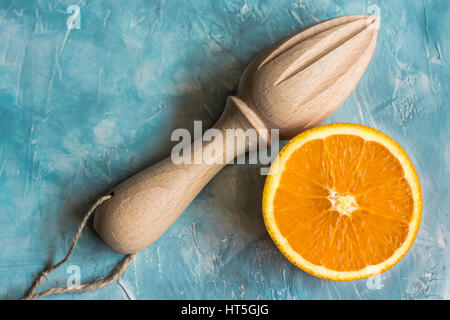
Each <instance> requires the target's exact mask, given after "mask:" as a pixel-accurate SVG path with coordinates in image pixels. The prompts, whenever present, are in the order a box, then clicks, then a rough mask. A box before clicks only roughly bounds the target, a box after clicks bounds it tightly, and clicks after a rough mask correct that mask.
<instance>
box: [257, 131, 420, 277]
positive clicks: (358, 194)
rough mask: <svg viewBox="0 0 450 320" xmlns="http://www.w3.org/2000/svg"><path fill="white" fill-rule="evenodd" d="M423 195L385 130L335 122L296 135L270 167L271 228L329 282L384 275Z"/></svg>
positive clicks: (411, 228) (303, 264)
mask: <svg viewBox="0 0 450 320" xmlns="http://www.w3.org/2000/svg"><path fill="white" fill-rule="evenodd" d="M421 214H422V192H421V189H420V183H419V179H418V177H417V174H416V171H415V170H414V167H413V165H412V163H411V161H410V160H409V158H408V155H407V154H406V153H405V151H404V150H403V149H402V148H401V147H400V145H399V144H398V143H397V142H395V141H394V140H393V139H391V138H390V137H388V136H387V135H385V134H384V133H382V132H380V131H377V130H375V129H372V128H369V127H366V126H362V125H357V124H346V123H336V124H330V125H324V126H320V127H317V128H314V129H311V130H308V131H305V132H303V133H301V134H299V135H298V136H296V137H295V138H294V139H292V140H291V141H290V142H289V143H288V144H287V145H286V146H285V147H284V148H283V149H282V150H281V151H280V153H279V155H278V157H277V158H276V160H275V161H274V163H273V164H272V166H271V169H270V173H269V175H268V177H267V180H266V183H265V186H264V194H263V216H264V222H265V224H266V228H267V230H268V232H269V234H270V236H271V237H272V239H273V241H274V242H275V244H276V245H277V246H278V248H279V249H280V250H281V252H282V253H283V254H284V255H285V256H286V257H287V258H288V259H289V260H290V261H291V262H292V263H294V264H295V265H296V266H298V267H299V268H301V269H303V270H304V271H306V272H308V273H311V274H313V275H315V276H317V277H321V278H325V279H330V280H357V279H363V278H367V277H369V276H372V275H375V274H378V273H381V272H383V271H386V270H387V269H389V268H391V267H392V266H393V265H394V264H396V263H397V262H398V261H399V260H400V259H401V258H402V257H403V256H404V255H405V254H406V253H407V252H408V250H409V249H410V247H411V246H412V244H413V242H414V239H415V237H416V234H417V231H418V229H419V224H420V218H421Z"/></svg>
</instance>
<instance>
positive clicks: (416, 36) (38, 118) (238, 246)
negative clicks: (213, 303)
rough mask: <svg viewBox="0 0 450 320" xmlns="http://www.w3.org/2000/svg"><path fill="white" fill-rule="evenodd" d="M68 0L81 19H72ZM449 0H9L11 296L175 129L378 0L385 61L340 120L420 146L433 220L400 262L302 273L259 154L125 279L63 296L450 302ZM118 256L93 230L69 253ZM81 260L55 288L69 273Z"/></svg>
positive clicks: (108, 261)
mask: <svg viewBox="0 0 450 320" xmlns="http://www.w3.org/2000/svg"><path fill="white" fill-rule="evenodd" d="M71 4H78V5H79V6H80V7H81V29H80V30H77V29H73V30H70V31H68V30H67V28H66V19H67V18H68V16H69V15H68V14H66V8H67V7H68V6H69V5H71ZM449 4H450V2H449V1H447V0H440V1H431V0H425V1H406V0H405V1H387V0H386V1H343V0H335V1H325V0H321V1H314V2H313V1H298V0H296V1H292V0H266V1H256V0H247V1H246V0H228V1H218V0H217V1H212V0H211V1H206V0H204V1H201V0H198V1H194V0H183V1H175V0H166V1H137V0H133V1H127V2H125V1H106V0H104V1H100V0H97V1H95V0H94V1H76V0H71V1H65V0H64V1H56V0H52V1H44V0H42V1H10V0H0V297H1V298H5V299H14V298H19V297H21V296H22V295H23V293H24V292H25V290H26V289H27V288H28V286H29V285H30V284H31V282H32V280H33V279H34V276H35V275H36V273H37V272H39V271H41V270H42V269H43V267H44V265H45V264H46V263H51V262H56V261H58V260H59V259H61V258H62V257H63V256H64V255H65V253H66V251H67V250H68V248H69V246H70V243H71V239H72V237H73V235H74V233H75V230H76V228H77V227H78V225H79V223H80V221H81V219H82V217H83V215H84V213H85V211H86V209H87V208H88V207H89V205H90V204H91V203H92V202H93V201H95V199H96V198H97V197H98V196H100V195H102V194H103V193H105V192H107V190H109V189H110V188H111V187H113V186H114V185H116V184H117V183H118V182H120V181H122V180H123V179H125V178H126V177H128V176H130V175H131V174H133V173H135V172H137V171H138V170H140V169H142V168H144V167H145V166H147V165H149V164H152V163H154V162H155V161H157V160H159V159H161V158H163V157H165V156H167V155H168V154H169V153H170V148H171V145H172V144H171V143H170V142H169V140H170V133H171V131H172V130H173V129H175V128H179V127H186V128H189V129H192V127H193V120H203V121H204V127H207V126H211V125H212V124H213V123H214V121H215V119H217V117H218V116H219V114H220V113H221V111H222V108H223V105H224V101H225V98H226V96H227V95H228V94H229V92H230V91H231V90H232V89H233V87H234V85H235V84H236V82H237V81H238V79H239V77H240V74H241V71H242V70H243V68H244V67H245V65H246V64H247V63H248V62H249V61H250V60H251V58H252V57H254V56H255V55H256V54H257V53H258V52H260V51H261V50H263V49H264V48H266V47H267V46H268V45H270V44H271V43H273V42H274V41H276V40H278V39H279V38H281V37H282V36H285V35H287V34H289V33H291V32H292V31H294V30H297V29H299V28H302V27H304V26H307V25H309V24H311V23H314V22H316V21H319V20H324V19H328V18H333V17H336V16H339V15H345V14H361V13H362V14H365V13H372V12H376V10H377V8H379V12H380V15H381V30H380V34H379V41H378V45H377V49H376V51H375V54H374V57H373V60H372V62H371V64H370V65H369V67H368V69H367V71H366V73H365V75H364V77H363V78H362V80H361V82H360V83H359V85H358V87H357V89H356V91H354V92H353V93H352V94H351V96H350V97H349V99H348V100H347V101H346V102H345V104H344V105H343V106H342V107H341V108H340V109H339V110H338V111H337V112H336V113H335V114H334V115H333V116H332V117H331V118H330V119H329V120H328V122H355V123H362V124H366V125H369V126H372V127H374V128H377V129H379V130H382V131H384V132H385V133H387V134H388V135H390V136H392V137H393V138H394V139H396V140H397V141H398V142H399V143H400V144H401V145H402V146H403V147H404V148H405V150H406V151H407V152H408V154H409V155H410V157H411V159H412V160H413V162H414V165H415V167H416V169H417V171H418V174H419V177H420V180H421V184H422V189H423V195H424V211H423V220H422V223H421V228H420V231H419V234H418V236H417V239H416V242H415V244H414V246H413V247H412V249H411V251H410V252H409V253H408V254H407V255H406V257H405V258H404V259H403V260H402V261H400V263H399V264H397V265H396V266H395V267H394V268H393V269H391V270H389V271H387V272H385V273H383V274H382V275H381V276H376V277H373V278H369V279H366V280H360V281H353V282H346V283H345V282H332V281H327V280H322V279H318V278H315V277H313V276H310V275H308V274H306V273H304V272H303V271H301V270H299V269H297V268H296V267H294V266H293V265H292V264H290V263H289V262H288V261H287V260H286V259H285V258H284V257H283V256H282V255H281V254H280V253H279V252H278V250H277V249H276V247H275V246H274V244H273V243H272V241H271V240H270V238H269V237H268V235H267V233H266V231H265V229H264V225H263V221H262V217H261V208H260V202H261V190H262V187H263V183H264V177H263V176H261V175H260V174H259V167H258V166H255V165H253V166H252V165H247V166H246V165H234V166H228V167H226V168H225V169H224V170H223V171H222V172H221V173H220V174H219V175H218V176H217V177H215V178H214V180H213V181H211V183H210V184H208V186H207V187H206V189H205V190H204V191H203V192H202V193H201V194H200V195H199V196H198V197H197V199H196V200H195V201H194V202H193V204H192V205H191V206H190V207H189V208H188V209H187V210H186V212H185V213H184V214H183V215H182V217H181V218H180V219H179V220H178V221H177V222H176V224H175V225H174V226H173V227H172V228H171V229H170V230H169V231H168V232H167V233H166V234H165V235H164V236H163V237H162V238H160V239H159V240H158V241H157V242H156V243H155V244H153V245H152V246H151V247H149V248H147V249H146V250H144V251H143V252H141V253H140V254H139V255H138V256H137V258H136V259H135V261H134V262H133V263H132V264H131V265H130V267H129V269H128V270H127V272H126V273H125V275H124V276H123V278H122V279H121V280H120V281H119V283H117V284H113V285H110V286H108V287H105V288H103V289H101V290H98V291H94V292H89V293H75V294H65V295H63V296H56V297H54V296H52V297H50V298H51V299H54V298H67V299H109V298H112V299H127V298H137V299H156V298H159V299H175V298H181V299H184V298H192V299H197V298H204V299H207V298H226V299H228V298H230V299H239V298H246V299H248V298H251V299H259V298H263V299H331V298H332V299H366V298H372V299H377V298H383V299H423V298H436V299H442V298H444V299H449V298H450V274H449V267H450V253H449V248H448V245H449V240H450V239H449V229H450V218H449V216H448V214H449V206H450V198H449V192H450V190H449V178H450V150H449V143H448V141H449V134H450V121H449V120H450V115H449V112H450V111H449V81H450V62H449V55H450V38H449V33H448V32H449V30H450V19H449V17H450V5H449ZM371 5H372V6H371ZM373 5H375V6H373ZM120 258H121V256H120V255H118V254H115V253H114V252H112V251H111V250H110V249H109V248H108V247H107V246H106V245H105V244H104V243H103V242H102V240H101V239H100V238H99V237H98V236H97V235H96V233H95V231H94V230H93V228H92V227H90V228H88V230H87V232H84V235H83V237H82V239H81V240H80V243H79V246H78V247H77V249H76V251H75V255H74V256H73V258H72V259H71V260H70V262H69V263H68V266H70V265H75V266H79V268H80V270H81V277H82V279H81V280H82V282H86V281H89V280H91V279H93V278H94V277H97V276H100V275H103V274H105V273H106V272H107V271H108V270H109V268H111V267H112V266H113V265H114V264H115V263H116V262H117V261H118V260H119V259H120ZM68 266H64V267H62V268H61V270H58V271H57V272H55V273H54V274H52V275H51V276H50V278H49V279H48V280H46V281H45V282H44V284H43V286H42V288H43V289H45V288H48V287H50V286H55V285H65V283H66V280H67V278H68V276H69V274H68V273H67V272H68V271H70V269H69V270H68Z"/></svg>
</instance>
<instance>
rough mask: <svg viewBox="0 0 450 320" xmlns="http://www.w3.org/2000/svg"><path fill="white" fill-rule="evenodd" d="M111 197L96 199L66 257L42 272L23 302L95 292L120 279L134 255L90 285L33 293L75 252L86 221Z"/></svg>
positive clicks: (126, 257) (129, 255) (128, 256)
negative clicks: (54, 295) (44, 297)
mask: <svg viewBox="0 0 450 320" xmlns="http://www.w3.org/2000/svg"><path fill="white" fill-rule="evenodd" d="M112 197H113V196H112V195H111V194H108V195H106V196H103V197H101V198H100V199H98V200H97V201H96V202H95V203H94V205H93V206H92V207H91V208H90V209H89V211H88V212H87V213H86V215H85V216H84V218H83V221H82V222H81V224H80V226H79V227H78V231H77V233H76V234H75V237H74V238H73V241H72V246H71V247H70V250H69V252H68V253H67V255H66V257H65V258H64V259H62V260H61V261H60V262H58V263H57V264H55V265H53V266H51V267H50V268H48V269H47V270H45V271H43V272H42V273H41V274H40V275H39V277H38V278H37V279H36V280H35V281H34V283H33V285H32V286H31V288H30V289H29V291H28V294H27V295H26V296H25V297H24V298H23V300H33V299H37V298H40V297H43V296H46V295H49V294H53V293H64V292H70V291H90V290H96V289H99V288H101V287H104V286H106V285H108V284H110V283H112V282H114V281H116V280H118V279H119V278H120V276H121V275H122V274H123V273H124V272H125V270H126V269H127V267H128V265H129V264H130V262H131V261H132V260H133V258H134V256H135V255H136V253H133V254H128V255H126V256H125V258H124V259H123V260H122V261H120V262H119V263H118V264H117V265H116V267H115V268H114V269H113V270H112V271H111V273H110V274H109V275H108V276H106V277H103V278H100V279H97V280H96V281H94V282H92V283H87V284H81V285H79V286H72V287H59V288H51V289H48V290H45V291H41V292H38V293H35V292H36V290H37V289H38V287H39V286H40V285H41V283H42V281H44V279H45V278H46V277H47V276H48V275H49V274H50V273H52V272H53V271H55V270H56V269H58V268H59V267H60V266H61V265H63V264H64V263H66V262H67V260H69V258H70V256H71V255H72V253H73V251H74V250H75V247H76V245H77V242H78V239H79V238H80V236H81V232H82V231H83V229H84V227H85V226H86V223H87V221H88V220H89V217H90V216H91V215H92V213H93V212H94V211H95V209H96V208H97V207H98V206H100V205H101V204H102V203H103V202H105V201H107V200H109V199H111V198H112Z"/></svg>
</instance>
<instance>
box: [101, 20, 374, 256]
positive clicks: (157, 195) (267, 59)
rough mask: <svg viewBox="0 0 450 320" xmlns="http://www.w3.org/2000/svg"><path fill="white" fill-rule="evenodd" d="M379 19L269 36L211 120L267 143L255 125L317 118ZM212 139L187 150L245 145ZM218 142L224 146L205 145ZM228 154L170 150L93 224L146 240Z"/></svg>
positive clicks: (352, 72)
mask: <svg viewBox="0 0 450 320" xmlns="http://www.w3.org/2000/svg"><path fill="white" fill-rule="evenodd" d="M378 24H379V18H378V17H375V16H343V17H339V18H335V19H332V20H328V21H324V22H322V23H319V24H316V25H313V26H311V27H309V28H307V29H304V30H301V31H300V32H297V33H295V34H293V35H291V36H288V37H287V38H285V39H283V40H281V41H279V42H278V43H276V44H274V45H273V46H272V47H270V48H269V49H267V50H266V51H265V52H263V53H262V54H260V55H259V56H258V57H256V58H255V59H254V60H253V61H252V62H251V63H250V64H249V65H248V67H247V68H246V70H245V71H244V73H243V75H242V77H241V80H240V82H239V88H238V93H237V95H236V96H230V97H228V99H227V103H226V106H225V110H224V112H223V114H222V116H221V117H220V119H219V120H218V121H217V123H216V124H215V126H214V128H216V129H218V130H219V131H220V132H222V133H223V135H224V136H225V130H226V129H242V130H243V131H245V130H247V129H250V128H253V129H255V130H256V131H257V132H260V133H262V134H264V136H262V138H263V139H264V140H265V141H266V142H267V143H268V144H269V143H270V141H269V137H268V135H267V134H265V133H267V131H264V130H261V129H279V130H280V138H282V139H289V138H292V137H293V136H295V135H296V134H298V133H299V132H301V131H303V130H306V129H308V128H311V127H313V126H316V125H318V124H320V123H322V122H323V121H324V120H325V119H327V118H328V117H329V116H330V115H331V114H332V113H333V112H334V111H335V110H336V109H337V108H338V107H339V106H340V105H341V104H342V103H343V102H344V101H345V99H346V98H347V97H348V95H349V94H350V93H351V91H352V90H353V89H354V87H355V86H356V84H357V83H358V81H359V79H360V78H361V76H362V74H363V73H364V71H365V69H366V67H367V65H368V64H369V61H370V59H371V57H372V54H373V51H374V49H375V45H376V40H377V34H378ZM243 131H237V132H238V133H237V135H240V134H242V132H243ZM239 132H241V133H239ZM219 140H220V139H216V140H213V141H211V142H208V143H207V145H205V144H204V145H203V148H201V149H199V148H194V153H197V155H201V156H204V157H209V159H210V161H208V163H214V162H215V160H217V159H219V157H221V158H223V159H225V158H226V155H227V153H226V150H229V148H233V149H234V152H232V153H231V154H232V157H235V156H237V155H240V154H242V153H245V152H247V151H250V150H249V148H250V146H251V144H250V143H248V142H247V143H246V142H245V140H242V139H236V140H235V143H234V144H232V145H230V144H228V145H226V143H224V142H223V141H219ZM239 141H241V142H239ZM242 141H244V142H242ZM222 144H223V145H224V146H225V148H223V150H224V152H223V154H210V153H209V151H208V150H212V149H214V147H218V146H219V145H220V146H222ZM228 154H229V153H228ZM194 157H195V156H194ZM229 160H232V159H231V158H230V157H228V158H226V159H225V161H222V162H221V163H219V164H208V163H206V162H203V163H200V164H196V163H193V164H180V165H176V164H174V163H173V162H172V160H171V158H170V157H169V158H166V159H165V160H162V161H160V162H159V163H157V164H155V165H153V166H151V167H149V168H147V169H145V170H143V171H141V172H140V173H138V174H136V175H135V176H133V177H131V178H130V179H128V180H126V181H125V182H123V183H121V184H120V185H118V186H117V187H115V188H114V189H113V190H112V191H111V194H112V198H111V199H110V200H108V201H107V202H105V203H103V204H102V205H101V206H100V207H99V208H98V209H97V212H96V214H95V218H94V226H95V229H96V230H97V232H98V233H99V234H100V236H101V237H102V238H103V239H104V240H105V242H106V243H107V244H108V245H109V246H111V248H112V249H114V250H115V251H117V252H120V253H135V252H137V251H139V250H141V249H143V248H145V247H147V246H148V245H150V244H151V243H153V242H154V241H155V240H157V239H158V238H159V237H160V236H161V235H162V234H163V233H164V232H165V231H166V230H167V229H168V228H169V227H170V226H171V225H172V223H173V222H174V221H175V220H176V219H177V218H178V217H179V215H180V214H181V213H182V212H183V211H184V209H185V208H186V207H187V206H188V205H189V204H190V203H191V201H192V200H193V199H194V198H195V196H196V195H197V194H198V193H199V192H200V191H201V190H202V188H203V187H204V186H205V185H206V184H207V183H208V181H209V180H211V179H212V177H214V175H215V174H216V173H217V172H218V171H219V170H220V169H222V167H223V166H224V165H225V163H226V162H227V161H229Z"/></svg>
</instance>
